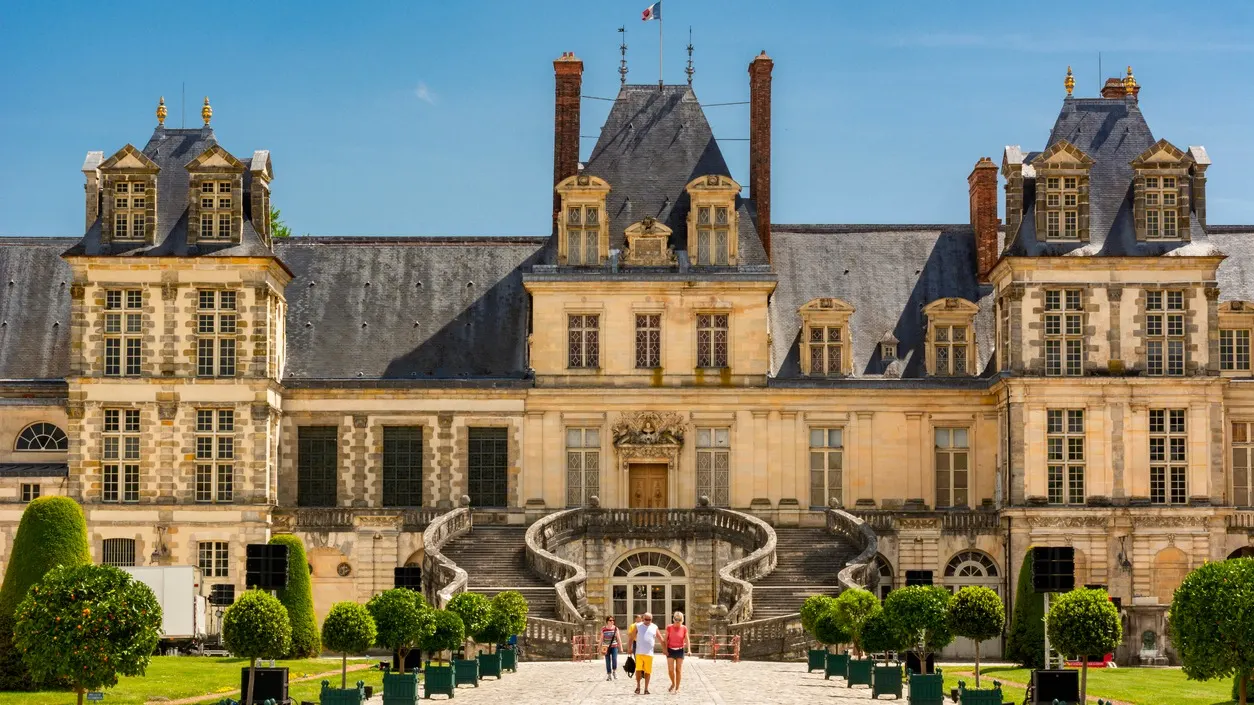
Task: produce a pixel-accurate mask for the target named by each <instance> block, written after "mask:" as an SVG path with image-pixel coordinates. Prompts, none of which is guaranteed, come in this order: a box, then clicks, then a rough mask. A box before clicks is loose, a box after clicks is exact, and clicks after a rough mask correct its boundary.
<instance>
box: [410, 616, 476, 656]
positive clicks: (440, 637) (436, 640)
mask: <svg viewBox="0 0 1254 705" xmlns="http://www.w3.org/2000/svg"><path fill="white" fill-rule="evenodd" d="M431 616H432V623H433V625H434V627H435V628H434V629H432V630H431V631H430V632H429V633H427V635H426V637H425V638H424V639H423V640H422V641H420V642H419V643H418V645H419V646H420V647H422V650H423V651H430V652H434V653H437V654H443V653H444V652H446V651H447V652H449V658H450V660H451V659H452V656H453V650H454V649H456V648H457V647H458V646H459V645H460V644H461V643H462V641H463V640H464V639H465V638H466V626H465V625H464V624H462V618H461V617H458V616H457V614H456V613H454V612H450V611H448V610H432V614H431ZM437 663H439V664H441V665H442V664H443V662H442V661H438V660H437Z"/></svg>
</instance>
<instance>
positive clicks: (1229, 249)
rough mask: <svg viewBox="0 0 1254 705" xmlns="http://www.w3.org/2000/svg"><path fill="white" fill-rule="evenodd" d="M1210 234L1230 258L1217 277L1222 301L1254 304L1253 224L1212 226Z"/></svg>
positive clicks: (1212, 240)
mask: <svg viewBox="0 0 1254 705" xmlns="http://www.w3.org/2000/svg"><path fill="white" fill-rule="evenodd" d="M1207 231H1208V233H1207V235H1208V237H1209V238H1210V241H1211V242H1212V243H1214V245H1215V247H1217V248H1219V249H1220V250H1222V251H1223V253H1224V254H1226V255H1227V258H1226V259H1224V261H1223V262H1220V263H1219V272H1218V274H1217V275H1216V278H1217V279H1218V282H1219V298H1220V300H1221V301H1254V225H1210V226H1208V227H1207Z"/></svg>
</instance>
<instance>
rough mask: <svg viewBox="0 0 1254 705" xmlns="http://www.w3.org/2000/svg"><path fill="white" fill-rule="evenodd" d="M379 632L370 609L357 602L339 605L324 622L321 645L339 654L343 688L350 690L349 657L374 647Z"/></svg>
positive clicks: (332, 607)
mask: <svg viewBox="0 0 1254 705" xmlns="http://www.w3.org/2000/svg"><path fill="white" fill-rule="evenodd" d="M376 635H377V630H376V629H375V626H374V617H371V616H370V610H368V609H366V608H365V606H363V605H359V604H357V603H356V602H337V603H335V604H334V605H331V611H330V612H328V613H327V618H326V619H325V620H323V622H322V644H323V646H325V647H326V648H328V649H330V650H331V651H338V652H340V688H347V687H348V655H349V654H360V653H363V652H364V651H365V650H366V649H369V648H370V647H371V646H373V645H374V639H375V636H376Z"/></svg>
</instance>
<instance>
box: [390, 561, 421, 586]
mask: <svg viewBox="0 0 1254 705" xmlns="http://www.w3.org/2000/svg"><path fill="white" fill-rule="evenodd" d="M392 575H393V583H392V586H393V587H398V588H409V589H410V590H414V591H416V592H422V568H420V567H419V566H416V565H407V566H403V567H400V568H395V569H393V571H392Z"/></svg>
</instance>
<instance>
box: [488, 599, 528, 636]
mask: <svg viewBox="0 0 1254 705" xmlns="http://www.w3.org/2000/svg"><path fill="white" fill-rule="evenodd" d="M492 606H493V607H495V608H496V609H497V610H500V612H501V614H504V615H505V616H506V617H507V618H508V624H507V629H508V631H509V634H507V635H506V637H505V638H507V639H508V638H509V637H511V636H515V635H517V634H523V633H525V632H526V631H527V609H528V605H527V598H525V597H523V596H522V593H521V592H518V591H517V590H506V591H504V592H498V593H497V594H496V596H494V597H493V598H492Z"/></svg>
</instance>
